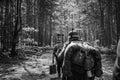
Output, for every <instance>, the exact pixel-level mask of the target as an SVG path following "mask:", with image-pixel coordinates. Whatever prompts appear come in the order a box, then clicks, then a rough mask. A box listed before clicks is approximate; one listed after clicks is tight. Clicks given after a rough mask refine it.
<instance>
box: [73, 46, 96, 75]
mask: <svg viewBox="0 0 120 80" xmlns="http://www.w3.org/2000/svg"><path fill="white" fill-rule="evenodd" d="M77 46H78V47H79V48H80V49H78V50H76V51H75V52H74V53H73V55H72V66H74V65H75V66H74V68H76V70H78V71H79V72H80V73H82V72H85V70H91V69H92V68H93V67H94V58H93V55H92V54H90V53H89V51H87V50H84V47H81V46H79V45H77Z"/></svg>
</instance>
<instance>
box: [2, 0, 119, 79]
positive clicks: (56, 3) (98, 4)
mask: <svg viewBox="0 0 120 80" xmlns="http://www.w3.org/2000/svg"><path fill="white" fill-rule="evenodd" d="M72 29H76V30H78V31H79V35H80V37H81V39H82V40H83V41H84V42H89V43H90V44H91V45H92V46H95V47H97V48H99V49H100V50H101V51H102V50H103V51H106V53H107V51H108V54H109V53H111V54H110V55H113V54H114V56H115V55H116V48H117V45H118V41H119V38H120V0H0V57H1V58H6V57H12V59H13V58H14V57H16V56H18V55H22V56H23V55H24V56H25V54H23V53H26V54H30V53H31V54H36V53H37V54H39V55H40V54H41V53H42V52H43V53H47V52H46V48H47V49H48V48H50V50H51V48H53V46H54V45H55V44H56V43H57V40H58V39H57V34H63V36H62V42H63V43H64V42H66V41H67V38H68V33H69V31H71V30H72ZM26 46H27V47H26ZM28 48H29V50H28V51H26V52H24V50H26V49H28ZM33 48H34V49H33ZM38 48H39V49H40V50H38ZM31 49H32V50H33V51H30V50H31ZM44 50H45V52H44ZM35 51H38V52H36V53H35ZM109 51H110V52H109ZM8 54H9V55H8ZM31 54H30V55H31ZM35 58H36V57H35ZM10 59H11V58H10ZM7 61H9V59H7ZM13 61H14V60H13ZM37 64H38V63H36V65H37ZM28 72H29V71H28ZM30 74H31V73H30ZM32 77H33V75H32ZM11 80H12V79H11ZM16 80H17V79H16ZM21 80H22V79H21ZM25 80H27V79H25ZM28 80H29V79H28ZM32 80H39V79H34V77H33V79H32ZM106 80H108V79H106Z"/></svg>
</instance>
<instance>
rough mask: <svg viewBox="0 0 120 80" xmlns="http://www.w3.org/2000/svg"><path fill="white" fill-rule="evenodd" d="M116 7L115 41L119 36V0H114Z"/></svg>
mask: <svg viewBox="0 0 120 80" xmlns="http://www.w3.org/2000/svg"><path fill="white" fill-rule="evenodd" d="M115 7H116V26H117V42H118V41H119V38H120V0H115Z"/></svg>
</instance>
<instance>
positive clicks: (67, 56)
mask: <svg viewBox="0 0 120 80" xmlns="http://www.w3.org/2000/svg"><path fill="white" fill-rule="evenodd" d="M70 35H72V39H71V43H70V44H69V45H68V46H67V48H66V49H65V53H64V59H63V60H64V61H63V68H62V71H63V75H64V79H63V80H94V78H95V77H99V79H101V76H102V73H103V72H102V64H101V56H100V54H99V52H97V51H96V50H95V49H93V48H92V47H90V46H88V45H84V44H83V43H82V42H81V41H80V40H79V36H78V34H77V32H75V31H72V32H71V33H70ZM88 53H89V54H92V56H91V57H90V56H88ZM93 55H94V56H96V58H95V57H94V58H93ZM92 63H93V64H92Z"/></svg>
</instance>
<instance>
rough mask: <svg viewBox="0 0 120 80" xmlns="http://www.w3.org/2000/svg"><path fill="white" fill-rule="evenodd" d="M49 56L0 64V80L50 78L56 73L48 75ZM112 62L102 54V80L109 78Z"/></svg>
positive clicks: (41, 79)
mask: <svg viewBox="0 0 120 80" xmlns="http://www.w3.org/2000/svg"><path fill="white" fill-rule="evenodd" d="M51 58H52V55H51V54H50V53H46V54H43V55H42V56H35V55H33V56H31V57H28V60H26V61H23V62H20V63H19V64H1V65H0V80H52V79H50V78H53V77H57V75H56V74H55V75H49V65H50V64H51V61H52V60H51ZM113 63H114V62H113V60H112V59H111V57H110V56H107V55H102V64H103V70H104V80H111V78H112V68H113ZM56 80H58V79H56Z"/></svg>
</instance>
